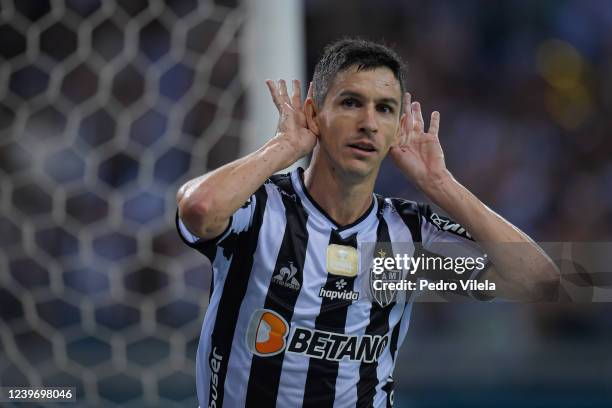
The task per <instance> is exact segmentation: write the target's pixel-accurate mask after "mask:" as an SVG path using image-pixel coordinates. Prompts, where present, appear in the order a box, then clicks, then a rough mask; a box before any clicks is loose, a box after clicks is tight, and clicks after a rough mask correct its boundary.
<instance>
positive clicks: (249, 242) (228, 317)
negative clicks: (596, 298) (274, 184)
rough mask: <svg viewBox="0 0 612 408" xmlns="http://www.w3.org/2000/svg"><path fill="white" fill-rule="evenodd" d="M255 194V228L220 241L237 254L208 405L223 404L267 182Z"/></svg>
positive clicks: (218, 321)
mask: <svg viewBox="0 0 612 408" xmlns="http://www.w3.org/2000/svg"><path fill="white" fill-rule="evenodd" d="M255 196H256V200H257V203H256V207H255V213H254V214H253V221H252V224H251V227H250V228H249V229H247V230H246V231H243V232H240V233H239V234H236V233H232V234H230V235H229V236H228V237H227V238H225V239H224V240H223V242H221V243H220V244H219V246H220V247H222V248H223V250H224V252H226V251H227V252H231V253H232V254H233V257H232V261H231V264H230V265H229V269H228V271H227V277H226V278H225V283H224V285H223V289H222V293H221V299H220V300H219V306H218V309H217V315H216V316H215V325H214V327H213V331H212V333H211V335H210V339H211V341H210V353H209V355H208V364H209V367H210V369H211V377H210V385H209V387H210V388H209V399H208V406H211V405H212V406H217V407H221V406H223V396H224V385H225V377H226V374H227V364H228V362H229V358H230V352H231V350H232V340H233V338H234V331H235V330H236V322H237V321H238V313H239V311H240V305H241V303H242V300H243V299H244V295H245V293H246V290H247V284H248V282H249V275H250V273H251V268H252V267H253V255H254V254H255V250H256V249H257V242H258V237H259V230H260V228H261V224H262V222H263V216H264V212H265V209H266V202H267V194H266V189H265V185H264V186H261V187H260V188H259V189H258V190H257V192H255ZM236 249H239V250H236Z"/></svg>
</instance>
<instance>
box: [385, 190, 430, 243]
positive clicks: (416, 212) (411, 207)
mask: <svg viewBox="0 0 612 408" xmlns="http://www.w3.org/2000/svg"><path fill="white" fill-rule="evenodd" d="M391 204H392V205H393V209H395V211H396V212H397V214H398V215H399V216H400V218H401V219H402V221H404V224H406V226H407V227H408V229H409V230H410V234H412V241H413V242H415V243H416V242H422V241H423V239H422V238H421V211H423V208H422V207H423V206H422V205H419V204H417V203H415V202H414V201H408V200H403V199H401V198H392V199H391Z"/></svg>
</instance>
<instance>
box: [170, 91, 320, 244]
mask: <svg viewBox="0 0 612 408" xmlns="http://www.w3.org/2000/svg"><path fill="white" fill-rule="evenodd" d="M266 83H267V85H268V88H269V89H270V94H271V95H272V100H273V102H274V104H275V105H276V107H277V108H278V110H279V113H280V119H279V124H278V129H277V132H276V135H275V137H274V138H272V139H271V140H270V141H268V142H267V143H266V144H265V145H264V146H263V147H262V148H260V149H259V150H257V151H255V152H253V153H251V154H249V155H247V156H245V157H243V158H240V159H238V160H236V161H233V162H231V163H228V164H226V165H225V166H222V167H220V168H218V169H217V170H215V171H212V172H210V173H207V174H204V175H202V176H200V177H197V178H195V179H192V180H190V181H188V182H186V183H185V184H184V185H183V186H181V188H180V189H179V191H178V193H177V196H176V198H177V203H178V209H179V215H180V217H181V219H182V220H183V222H184V223H185V225H186V226H187V228H188V229H189V230H190V231H191V232H192V233H193V234H195V235H197V236H198V237H199V238H202V239H204V240H208V239H212V238H214V237H217V236H219V235H220V234H221V233H222V232H223V231H224V230H225V229H226V228H227V226H228V223H229V220H230V217H231V216H232V214H233V213H234V212H236V211H237V210H238V209H239V208H240V207H241V206H242V205H244V203H245V202H246V201H247V200H248V199H249V197H250V196H251V195H252V194H253V193H255V191H256V190H257V189H258V188H259V187H260V186H261V185H262V184H263V183H264V182H265V181H266V180H267V179H268V178H269V177H270V176H271V175H273V174H274V173H276V172H277V171H279V170H282V169H284V168H286V167H288V166H290V165H291V164H293V163H294V162H295V161H297V160H298V159H299V158H301V157H303V156H305V155H306V154H308V153H310V151H311V150H312V149H313V148H314V145H315V143H316V136H315V135H314V134H313V133H312V132H310V131H309V130H308V127H307V125H306V118H305V116H304V113H303V111H302V97H301V92H300V82H299V81H294V82H293V96H292V97H291V98H289V95H288V93H287V86H286V84H285V81H282V80H281V81H280V82H279V85H278V87H277V86H276V85H275V84H274V82H272V81H267V82H266ZM308 97H311V91H310V90H309V95H308Z"/></svg>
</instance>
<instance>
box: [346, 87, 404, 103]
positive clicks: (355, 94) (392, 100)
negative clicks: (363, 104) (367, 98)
mask: <svg viewBox="0 0 612 408" xmlns="http://www.w3.org/2000/svg"><path fill="white" fill-rule="evenodd" d="M339 96H340V97H346V96H349V97H353V98H357V99H363V98H364V96H363V95H362V94H360V93H359V92H355V91H349V90H346V91H342V92H340V94H339ZM376 102H377V103H386V104H388V105H395V106H399V101H398V100H397V99H395V98H380V99H377V100H376Z"/></svg>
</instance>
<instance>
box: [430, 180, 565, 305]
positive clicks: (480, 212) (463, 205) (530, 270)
mask: <svg viewBox="0 0 612 408" xmlns="http://www.w3.org/2000/svg"><path fill="white" fill-rule="evenodd" d="M423 190H424V192H425V194H426V195H427V196H428V197H429V198H430V199H431V200H432V201H433V202H434V203H435V204H436V205H438V206H439V207H440V208H442V209H443V210H444V211H446V212H447V213H448V215H449V216H451V217H452V218H453V219H455V220H456V221H457V222H459V223H460V224H461V225H463V226H464V227H465V228H466V229H467V230H468V231H469V232H470V234H471V235H472V236H473V237H474V239H475V240H476V241H477V242H478V243H479V244H480V245H481V246H482V247H483V249H484V250H485V251H487V253H488V254H489V256H490V258H491V261H492V263H493V265H494V267H495V272H494V274H495V275H494V276H495V277H496V278H497V279H498V280H501V281H502V282H498V283H501V285H497V286H498V288H500V289H501V292H499V293H498V294H501V295H505V296H503V297H510V298H514V299H524V300H536V299H540V298H544V297H548V294H546V293H544V292H546V291H547V290H550V288H551V287H553V286H554V285H555V284H556V283H558V280H559V274H558V272H557V269H556V266H555V265H554V263H553V262H552V261H551V259H550V258H549V257H548V256H547V255H546V254H545V253H544V251H543V250H542V249H541V248H540V247H539V246H538V245H537V244H536V243H535V242H534V241H533V240H532V239H531V238H530V237H529V236H528V235H527V234H525V233H524V232H522V231H521V230H519V229H518V228H517V227H515V226H514V225H512V224H511V223H509V222H508V221H506V220H505V219H504V218H503V217H501V216H500V215H499V214H497V213H495V212H494V211H493V210H491V209H490V208H489V207H487V206H486V205H485V204H484V203H482V202H481V201H480V200H479V199H478V198H477V197H476V196H474V195H473V194H472V193H471V192H470V191H469V190H468V189H466V188H465V187H464V186H463V185H461V184H460V183H459V182H458V181H457V180H455V179H454V178H453V177H452V175H451V174H450V173H448V172H447V173H446V174H445V175H442V176H440V177H437V178H436V179H434V180H432V181H431V182H430V183H428V185H427V186H425V187H424V188H423ZM499 243H514V244H511V245H503V246H501V245H499Z"/></svg>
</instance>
